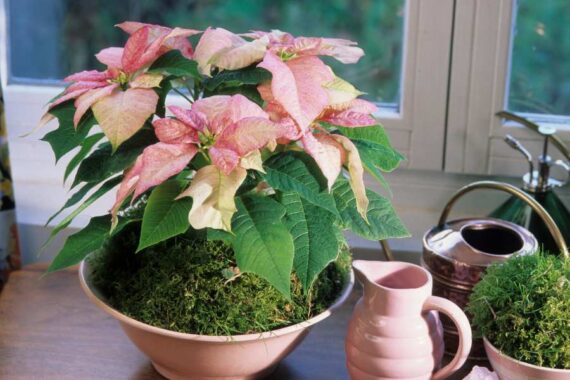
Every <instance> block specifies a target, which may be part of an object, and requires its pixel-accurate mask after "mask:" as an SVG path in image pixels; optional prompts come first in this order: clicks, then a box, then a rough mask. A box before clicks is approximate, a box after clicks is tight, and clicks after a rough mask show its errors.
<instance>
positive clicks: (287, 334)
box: [79, 261, 354, 380]
mask: <svg viewBox="0 0 570 380" xmlns="http://www.w3.org/2000/svg"><path fill="white" fill-rule="evenodd" d="M90 275H91V271H90V269H89V265H88V264H87V263H86V262H85V261H83V262H82V263H81V266H80V268H79V280H80V282H81V287H82V288H83V290H84V292H85V294H87V297H89V299H90V300H91V301H92V302H93V303H94V304H95V305H97V306H98V307H99V308H100V309H102V310H103V311H105V312H106V313H107V314H109V315H111V316H112V317H113V318H115V319H117V320H118V321H119V323H120V325H121V327H122V328H123V330H124V331H125V333H126V334H127V336H128V337H129V339H130V340H131V341H132V342H133V343H134V344H135V345H136V346H137V347H138V348H139V350H141V351H142V352H143V353H144V354H145V355H147V356H148V357H149V358H150V360H151V361H152V364H153V366H154V368H156V370H157V371H158V372H159V373H160V374H161V375H163V376H165V377H167V378H169V379H173V380H178V379H180V380H182V379H186V380H188V379H192V380H206V379H208V380H215V379H224V380H232V379H236V380H237V379H258V378H262V377H264V376H267V375H268V374H270V373H271V372H272V371H274V370H275V368H276V366H277V364H279V362H280V361H281V360H282V359H284V358H285V357H286V356H287V355H288V354H289V353H290V352H291V351H293V349H295V347H297V346H298V345H299V343H301V341H302V340H303V339H304V338H305V336H306V335H307V334H308V333H309V330H310V329H311V327H312V326H313V325H314V324H316V323H318V322H320V321H322V320H324V319H325V318H327V317H328V316H330V315H331V313H332V312H333V310H335V309H337V308H338V307H339V306H340V305H341V304H342V303H343V302H344V301H346V299H347V298H348V296H349V295H350V293H351V291H352V287H353V286H354V274H353V273H352V271H351V273H350V278H349V280H348V282H347V284H346V285H345V287H344V289H343V291H342V293H341V295H340V296H339V297H338V299H337V300H336V301H335V303H334V304H333V305H332V306H331V307H330V308H328V309H327V310H326V311H324V312H323V313H321V314H319V315H317V316H315V317H313V318H311V319H309V320H307V321H305V322H302V323H298V324H296V325H293V326H289V327H285V328H282V329H278V330H273V331H270V332H265V333H259V334H248V335H234V336H209V335H195V334H184V333H179V332H174V331H170V330H165V329H161V328H158V327H154V326H150V325H147V324H146V323H142V322H139V321H137V320H135V319H132V318H129V317H127V316H125V315H123V314H121V313H120V312H118V311H117V310H115V309H113V308H112V307H110V306H109V305H107V304H106V303H105V301H104V297H103V296H102V295H101V294H100V293H99V292H98V291H97V289H96V288H95V287H94V286H93V285H92V284H91V280H90Z"/></svg>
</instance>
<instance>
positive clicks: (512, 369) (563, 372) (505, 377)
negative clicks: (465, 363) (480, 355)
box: [483, 338, 570, 380]
mask: <svg viewBox="0 0 570 380" xmlns="http://www.w3.org/2000/svg"><path fill="white" fill-rule="evenodd" d="M483 342H484V345H485V351H486V352H487V357H488V358H489V362H491V366H492V367H493V369H494V370H495V372H497V375H499V378H500V379H501V380H570V370H569V369H557V368H547V367H539V366H536V365H532V364H528V363H525V362H521V361H518V360H515V359H513V358H511V357H510V356H507V355H505V354H502V353H501V352H500V351H499V350H498V349H497V348H496V347H495V346H493V345H492V344H491V343H490V342H489V341H488V340H487V339H486V338H483Z"/></svg>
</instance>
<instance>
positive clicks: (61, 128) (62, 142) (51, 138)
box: [42, 101, 97, 162]
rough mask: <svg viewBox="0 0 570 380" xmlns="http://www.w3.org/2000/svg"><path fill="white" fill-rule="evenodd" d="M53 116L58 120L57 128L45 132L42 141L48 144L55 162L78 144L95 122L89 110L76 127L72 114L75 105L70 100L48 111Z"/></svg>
mask: <svg viewBox="0 0 570 380" xmlns="http://www.w3.org/2000/svg"><path fill="white" fill-rule="evenodd" d="M49 113H51V114H52V115H53V116H55V117H56V118H57V120H58V122H59V125H58V127H57V129H54V130H53V131H51V132H48V133H46V135H45V136H44V137H42V140H43V141H46V142H48V143H49V144H50V146H51V149H52V150H53V153H54V155H55V160H56V162H57V161H59V159H60V158H61V157H63V156H64V155H66V154H67V153H69V152H71V151H72V150H73V149H75V148H77V147H78V146H80V145H81V144H82V143H83V141H84V140H85V138H86V137H87V135H88V134H89V130H90V129H91V127H93V126H94V125H95V124H96V122H97V121H96V120H95V117H94V116H93V113H91V111H89V112H87V113H86V114H85V116H83V118H82V119H81V121H80V122H79V125H78V126H77V129H75V127H74V126H73V115H74V114H75V106H74V105H73V102H72V101H69V102H65V103H63V104H61V105H60V106H57V107H56V108H54V109H52V110H50V111H49Z"/></svg>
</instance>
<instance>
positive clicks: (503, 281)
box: [468, 254, 570, 369]
mask: <svg viewBox="0 0 570 380" xmlns="http://www.w3.org/2000/svg"><path fill="white" fill-rule="evenodd" d="M468 311H469V312H470V313H471V314H472V315H473V324H474V327H475V328H476V333H478V335H483V336H485V337H486V338H487V339H488V340H489V341H490V342H491V343H492V344H493V345H494V346H495V347H497V348H498V349H499V350H501V351H502V352H503V353H505V354H506V355H508V356H511V357H513V358H515V359H517V360H520V361H523V362H526V363H530V364H534V365H538V366H542V367H551V368H565V369H570V260H563V259H560V258H557V257H554V256H548V255H543V254H536V255H532V256H520V257H516V258H513V259H511V260H508V261H507V262H505V263H504V264H501V265H494V266H491V267H490V268H488V270H487V272H486V274H485V276H484V278H483V279H482V280H481V281H480V282H479V283H478V284H477V285H476V286H475V289H474V291H473V294H472V295H471V298H470V303H469V306H468Z"/></svg>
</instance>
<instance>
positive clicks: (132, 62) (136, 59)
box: [48, 22, 199, 149]
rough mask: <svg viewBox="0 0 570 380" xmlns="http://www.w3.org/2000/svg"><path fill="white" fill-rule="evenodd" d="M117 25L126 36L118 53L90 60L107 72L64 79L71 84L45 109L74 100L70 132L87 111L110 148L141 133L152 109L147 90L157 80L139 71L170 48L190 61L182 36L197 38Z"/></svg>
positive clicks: (154, 96) (188, 33) (177, 31)
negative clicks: (127, 34) (99, 64)
mask: <svg viewBox="0 0 570 380" xmlns="http://www.w3.org/2000/svg"><path fill="white" fill-rule="evenodd" d="M117 26H118V27H120V28H121V29H123V30H124V31H126V32H127V33H129V34H130V35H131V36H130V37H129V39H128V40H127V42H126V44H125V47H124V48H119V47H110V48H106V49H103V50H101V51H100V52H99V53H97V54H96V55H95V57H96V58H97V59H98V60H99V62H101V63H102V64H104V65H106V66H107V69H106V70H105V71H97V70H90V71H82V72H80V73H77V74H73V75H70V76H68V77H66V78H64V82H68V83H71V84H70V85H69V86H68V87H67V88H66V89H65V91H64V92H63V93H62V95H61V96H60V97H58V98H57V99H55V100H54V101H53V102H51V103H50V104H49V107H48V111H49V110H51V109H53V108H54V107H55V106H57V105H59V104H61V103H64V102H66V101H68V100H70V99H75V107H76V111H75V115H74V118H73V122H74V126H75V127H76V128H77V126H78V125H79V122H80V121H81V118H82V117H83V115H84V114H85V113H86V112H87V111H88V110H89V109H90V108H91V109H92V110H93V113H94V115H95V118H96V119H97V121H98V123H99V125H100V127H101V129H102V130H103V132H104V133H105V135H106V136H107V138H108V139H109V141H110V142H111V144H112V145H113V147H114V148H115V149H116V148H117V147H118V146H119V145H121V144H122V143H123V142H124V141H126V140H127V139H129V138H130V137H132V136H133V135H134V134H135V133H136V132H137V131H138V130H139V129H140V128H142V126H143V124H144V122H145V120H146V119H148V118H149V117H150V116H151V115H153V114H154V112H155V110H156V106H157V102H158V95H157V94H156V92H155V91H154V90H153V88H155V87H158V86H159V84H160V82H161V80H162V79H163V76H162V75H159V74H150V73H145V70H144V69H145V68H146V67H148V66H149V65H150V64H151V63H152V62H153V61H154V60H156V59H157V58H158V57H159V56H160V55H162V54H164V53H165V52H167V51H169V50H171V49H177V50H180V51H181V53H182V54H183V55H184V56H186V57H187V58H192V53H193V50H192V46H191V45H190V42H189V41H188V40H187V37H188V36H191V35H194V34H197V33H199V31H196V30H192V29H181V28H175V29H170V28H166V27H162V26H158V25H150V24H143V23H137V22H125V23H122V24H119V25H117ZM121 87H124V88H122V89H121Z"/></svg>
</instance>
